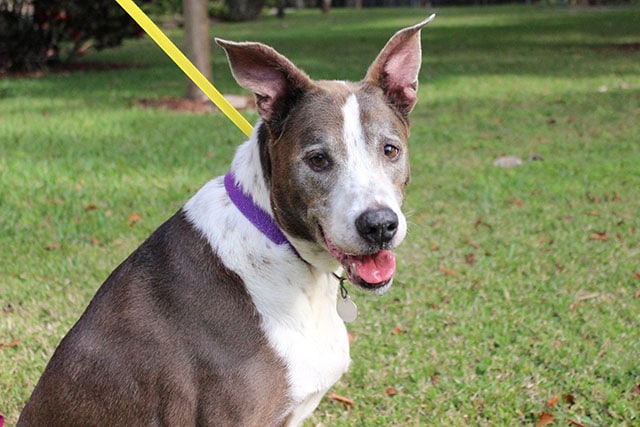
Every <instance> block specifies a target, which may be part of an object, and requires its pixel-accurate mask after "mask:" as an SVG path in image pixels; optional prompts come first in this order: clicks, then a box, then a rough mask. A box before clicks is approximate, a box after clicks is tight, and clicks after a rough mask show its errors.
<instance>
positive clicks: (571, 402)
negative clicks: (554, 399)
mask: <svg viewBox="0 0 640 427" xmlns="http://www.w3.org/2000/svg"><path fill="white" fill-rule="evenodd" d="M563 397H564V401H565V402H566V403H568V404H569V406H572V405H575V403H576V398H575V397H574V396H573V394H565V395H564V396H563Z"/></svg>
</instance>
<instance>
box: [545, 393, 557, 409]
mask: <svg viewBox="0 0 640 427" xmlns="http://www.w3.org/2000/svg"><path fill="white" fill-rule="evenodd" d="M557 403H558V395H557V394H556V395H554V396H553V397H552V398H551V399H549V400H547V408H549V409H553V408H555V407H556V404H557Z"/></svg>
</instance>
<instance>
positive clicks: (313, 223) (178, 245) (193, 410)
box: [18, 15, 433, 427]
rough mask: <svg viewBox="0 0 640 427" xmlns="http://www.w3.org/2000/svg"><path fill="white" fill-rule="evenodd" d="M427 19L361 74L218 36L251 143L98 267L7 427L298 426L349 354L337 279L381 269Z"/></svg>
mask: <svg viewBox="0 0 640 427" xmlns="http://www.w3.org/2000/svg"><path fill="white" fill-rule="evenodd" d="M432 19H433V15H432V16H431V17H429V18H427V19H426V20H424V21H422V22H420V23H419V24H417V25H414V26H412V27H408V28H405V29H403V30H400V31H398V32H397V33H396V34H395V35H393V36H392V37H391V39H390V40H389V41H388V42H387V44H386V45H385V46H384V48H383V49H382V50H381V52H380V53H379V55H378V56H377V58H376V59H375V60H374V62H373V63H372V65H371V66H370V68H369V69H368V71H367V73H366V76H365V77H364V79H363V80H362V81H360V82H358V83H352V82H345V81H314V80H311V79H310V78H309V77H308V76H307V74H305V73H304V72H303V71H302V70H300V69H299V68H297V67H296V66H295V65H293V63H292V62H291V61H289V60H288V59H287V58H285V57H284V56H282V55H281V54H279V53H278V52H276V51H275V50H274V49H272V48H271V47H268V46H266V45H264V44H260V43H253V42H242V43H238V42H231V41H226V40H221V39H216V42H217V43H218V44H219V45H220V46H221V47H222V48H224V50H225V51H226V54H227V58H228V60H229V64H230V67H231V71H232V74H233V75H234V77H235V79H236V80H237V82H238V83H239V84H240V85H241V86H243V87H244V88H246V89H248V90H250V91H251V92H253V93H254V94H255V99H256V106H257V110H258V113H259V115H260V118H259V119H258V122H257V124H256V126H255V128H254V131H253V133H252V135H251V137H250V139H249V140H248V141H247V142H245V143H244V144H242V145H241V146H240V147H239V148H238V150H237V152H236V154H235V156H234V158H233V161H232V164H231V167H230V171H229V173H227V174H226V175H224V176H222V177H218V178H215V179H213V180H212V181H210V182H209V183H207V184H206V185H205V186H204V187H203V188H202V189H200V190H199V191H198V192H197V193H196V194H195V195H194V196H193V198H191V199H190V200H189V201H188V202H187V203H186V204H185V205H184V206H183V207H182V208H181V209H180V210H179V211H178V212H177V213H176V214H174V215H173V217H171V218H170V219H169V220H167V221H166V222H165V223H164V224H163V225H161V226H160V227H159V228H158V229H157V230H156V231H155V232H154V233H152V234H151V236H150V237H149V238H148V239H147V240H146V241H145V242H144V243H143V244H142V245H141V246H140V247H139V248H138V249H137V250H136V251H134V252H133V253H132V254H131V255H130V256H129V257H128V258H127V259H126V260H125V261H124V262H123V263H122V264H121V265H120V266H119V267H117V268H116V269H115V270H114V271H113V272H112V273H111V275H110V276H109V277H108V278H107V280H106V281H105V282H104V284H103V285H102V286H101V287H100V288H99V290H98V291H97V293H96V295H95V296H94V298H93V299H92V300H91V302H90V303H89V305H88V307H87V309H86V311H85V312H84V313H83V314H82V316H81V317H80V319H79V320H78V322H77V323H76V324H75V326H73V328H72V329H71V330H70V331H69V333H68V334H67V335H66V336H65V337H64V338H63V339H62V341H61V343H60V345H59V346H58V348H57V349H56V351H55V353H54V355H53V357H52V358H51V360H50V361H49V363H48V365H47V366H46V368H45V370H44V373H43V374H42V377H41V378H40V380H39V382H38V384H37V385H36V387H35V389H34V391H33V393H32V395H31V397H30V399H29V401H28V402H27V404H26V406H25V408H24V410H23V412H22V414H21V416H20V419H19V421H18V426H48V427H51V426H63V425H64V426H98V425H100V426H142V425H145V426H151V425H154V426H155V425H168V426H187V425H216V426H298V425H301V424H302V422H303V421H304V420H305V419H306V418H308V417H309V416H310V415H311V414H312V412H313V411H314V409H315V408H316V407H317V405H318V404H319V402H320V400H321V398H322V396H323V395H324V394H325V393H326V392H327V391H328V389H329V388H330V387H331V386H332V385H333V384H334V383H335V382H336V381H338V379H339V378H340V377H341V375H342V374H343V373H344V372H345V371H346V370H347V368H348V367H349V364H350V357H349V342H348V337H347V330H346V327H345V324H344V321H343V319H342V318H341V317H340V314H339V313H338V309H337V304H338V303H340V302H341V301H342V302H345V301H347V302H348V297H347V296H346V295H345V292H344V287H343V284H342V280H343V279H340V280H339V277H338V276H339V275H340V274H344V275H346V278H348V280H349V281H350V282H351V283H353V284H354V285H356V286H358V287H360V288H362V289H365V290H369V291H373V292H376V293H379V294H381V293H383V292H384V291H386V290H387V289H388V288H389V287H390V286H391V283H392V281H393V276H394V274H395V269H396V263H395V256H394V254H393V249H394V248H396V247H397V246H398V245H399V244H400V243H401V242H402V241H403V240H404V238H405V236H406V233H407V221H406V219H405V217H404V215H403V213H402V211H401V205H402V202H403V199H404V195H405V189H406V186H407V184H408V183H409V175H410V174H409V158H408V145H407V139H408V136H409V113H410V112H411V110H412V109H413V107H414V105H415V103H416V95H417V84H418V72H419V69H420V65H421V42H420V34H421V29H422V28H423V27H424V26H425V25H427V23H429V22H430V21H431V20H432ZM339 293H341V294H342V295H341V296H339ZM350 308H351V309H353V308H354V306H350ZM344 313H345V311H344V310H343V317H344V316H345V314H344ZM346 313H347V314H346V316H347V317H353V314H354V313H353V310H350V309H347V310H346Z"/></svg>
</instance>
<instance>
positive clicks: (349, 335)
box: [347, 331, 356, 344]
mask: <svg viewBox="0 0 640 427" xmlns="http://www.w3.org/2000/svg"><path fill="white" fill-rule="evenodd" d="M347 337H348V338H349V344H353V342H354V341H355V339H356V336H355V334H354V333H353V332H351V331H349V332H347Z"/></svg>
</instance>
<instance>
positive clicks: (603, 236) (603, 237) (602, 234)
mask: <svg viewBox="0 0 640 427" xmlns="http://www.w3.org/2000/svg"><path fill="white" fill-rule="evenodd" d="M591 240H599V241H601V242H606V241H607V240H609V236H608V235H607V232H606V231H596V232H595V233H593V234H592V235H591Z"/></svg>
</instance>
